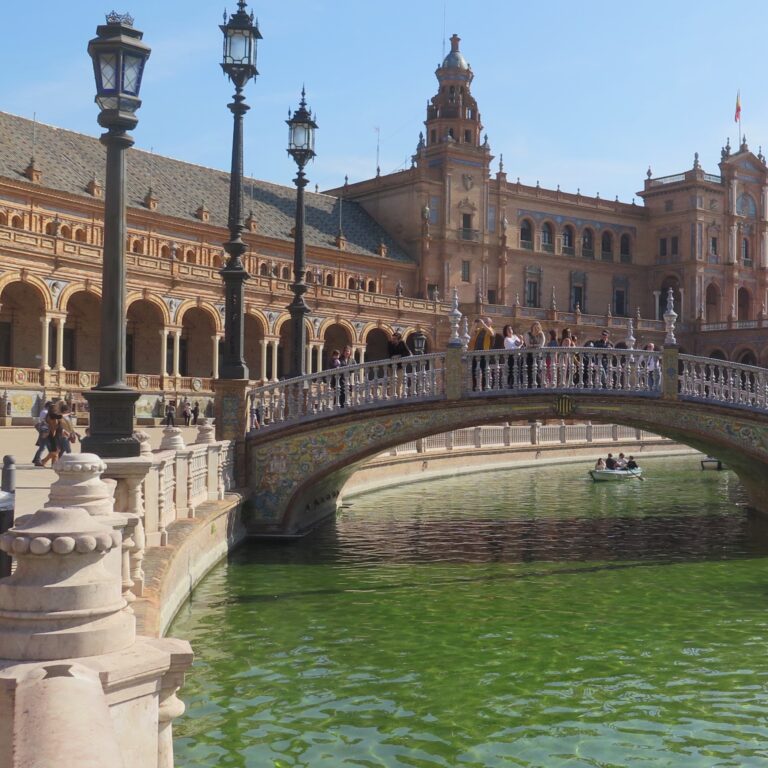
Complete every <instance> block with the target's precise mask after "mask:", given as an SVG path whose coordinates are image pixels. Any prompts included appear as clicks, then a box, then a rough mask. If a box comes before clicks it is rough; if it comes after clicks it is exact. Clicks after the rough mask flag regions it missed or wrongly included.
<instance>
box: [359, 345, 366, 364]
mask: <svg viewBox="0 0 768 768" xmlns="http://www.w3.org/2000/svg"><path fill="white" fill-rule="evenodd" d="M357 349H358V352H359V353H360V362H361V363H364V362H365V347H364V346H359V347H358V348H357Z"/></svg>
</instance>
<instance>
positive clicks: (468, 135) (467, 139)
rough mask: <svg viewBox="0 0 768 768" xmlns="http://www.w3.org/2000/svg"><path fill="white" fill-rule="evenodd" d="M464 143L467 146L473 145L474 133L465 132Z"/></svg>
mask: <svg viewBox="0 0 768 768" xmlns="http://www.w3.org/2000/svg"><path fill="white" fill-rule="evenodd" d="M464 143H465V144H471V143H472V131H469V130H467V131H464Z"/></svg>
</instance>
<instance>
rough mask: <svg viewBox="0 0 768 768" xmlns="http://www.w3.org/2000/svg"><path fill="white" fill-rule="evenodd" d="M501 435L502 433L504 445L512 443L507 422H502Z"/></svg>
mask: <svg viewBox="0 0 768 768" xmlns="http://www.w3.org/2000/svg"><path fill="white" fill-rule="evenodd" d="M503 435H504V445H505V446H508V445H510V444H511V443H512V427H511V425H510V423H509V422H506V423H505V424H504V430H503Z"/></svg>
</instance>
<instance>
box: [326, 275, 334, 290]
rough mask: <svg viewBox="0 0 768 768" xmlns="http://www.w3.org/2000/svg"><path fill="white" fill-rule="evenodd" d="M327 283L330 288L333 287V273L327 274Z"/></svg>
mask: <svg viewBox="0 0 768 768" xmlns="http://www.w3.org/2000/svg"><path fill="white" fill-rule="evenodd" d="M325 285H326V286H327V287H328V288H333V275H331V274H328V275H326V276H325Z"/></svg>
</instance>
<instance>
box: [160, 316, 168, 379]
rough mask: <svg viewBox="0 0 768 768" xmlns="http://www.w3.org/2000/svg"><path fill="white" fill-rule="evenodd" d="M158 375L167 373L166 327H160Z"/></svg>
mask: <svg viewBox="0 0 768 768" xmlns="http://www.w3.org/2000/svg"><path fill="white" fill-rule="evenodd" d="M160 375H161V376H167V375H168V329H167V328H161V329H160Z"/></svg>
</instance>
